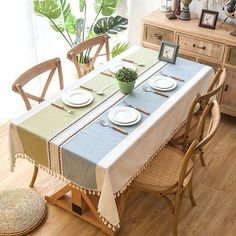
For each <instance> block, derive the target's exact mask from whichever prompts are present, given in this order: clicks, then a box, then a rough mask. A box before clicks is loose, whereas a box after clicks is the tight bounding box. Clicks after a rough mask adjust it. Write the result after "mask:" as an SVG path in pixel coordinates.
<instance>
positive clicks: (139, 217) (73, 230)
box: [0, 116, 236, 236]
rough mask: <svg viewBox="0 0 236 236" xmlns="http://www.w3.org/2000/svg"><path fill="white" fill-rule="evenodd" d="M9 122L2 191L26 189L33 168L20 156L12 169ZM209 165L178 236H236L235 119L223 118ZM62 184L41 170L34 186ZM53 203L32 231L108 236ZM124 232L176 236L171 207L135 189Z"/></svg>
mask: <svg viewBox="0 0 236 236" xmlns="http://www.w3.org/2000/svg"><path fill="white" fill-rule="evenodd" d="M7 133H8V126H7V125H4V126H2V127H0V190H4V189H7V188H10V187H27V186H28V183H29V180H30V177H31V174H32V170H33V166H32V164H30V163H28V161H26V160H17V163H16V168H15V172H14V173H11V172H9V160H8V159H9V155H8V144H7V143H8V140H7ZM205 156H206V163H207V167H205V168H202V167H200V166H198V168H197V170H196V172H195V179H194V185H193V186H194V193H195V199H196V201H197V206H196V207H195V208H192V207H191V204H190V201H189V199H188V198H187V196H185V197H184V200H185V201H184V202H183V207H182V209H181V216H180V224H179V235H181V236H191V235H194V236H197V235H199V236H205V235H206V236H222V235H223V236H235V235H236V118H232V117H228V116H223V117H222V122H221V124H220V127H219V130H218V132H217V134H216V136H215V137H214V139H213V141H212V143H211V144H210V145H209V147H208V149H207V152H206V154H205ZM60 184H61V183H58V181H57V180H55V179H53V177H50V176H48V175H47V174H46V173H45V172H42V171H40V172H39V177H38V179H37V181H36V185H35V190H36V191H37V192H39V193H40V194H41V195H42V196H44V195H45V194H48V193H51V192H53V191H54V190H55V188H56V187H57V185H58V186H59V185H60ZM47 205H48V216H47V219H46V221H45V222H44V224H43V225H42V226H41V227H39V228H38V229H37V230H35V231H34V232H33V233H31V234H30V235H38V236H55V235H57V236H60V235H61V236H74V235H78V236H95V235H96V236H104V234H103V233H102V232H101V231H100V230H99V229H97V228H96V227H94V226H92V225H90V224H88V223H86V222H83V221H82V220H80V219H78V218H77V217H75V216H74V215H72V214H70V213H67V212H65V211H64V210H62V209H59V208H58V207H56V206H52V205H50V204H47ZM121 227H122V228H121V230H120V232H119V234H118V235H119V236H127V235H128V236H136V235H139V236H143V235H145V236H149V235H150V236H168V235H171V216H170V213H169V209H168V208H167V207H166V205H165V204H164V203H163V202H162V201H161V200H159V199H156V198H154V197H152V196H149V195H147V194H144V193H140V192H134V193H133V194H132V195H130V196H129V198H128V201H127V203H126V208H125V212H124V216H123V219H122V221H121Z"/></svg>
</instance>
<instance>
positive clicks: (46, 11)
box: [34, 0, 61, 19]
mask: <svg viewBox="0 0 236 236" xmlns="http://www.w3.org/2000/svg"><path fill="white" fill-rule="evenodd" d="M34 12H35V13H36V14H37V15H39V16H44V17H47V18H50V19H57V18H58V17H60V15H61V8H60V6H59V5H58V4H57V3H56V2H55V1H52V0H48V1H39V0H34Z"/></svg>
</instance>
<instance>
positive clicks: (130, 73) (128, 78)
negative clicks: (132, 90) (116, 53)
mask: <svg viewBox="0 0 236 236" xmlns="http://www.w3.org/2000/svg"><path fill="white" fill-rule="evenodd" d="M115 77H116V79H117V80H118V81H122V82H132V81H135V80H136V79H137V78H138V74H137V72H136V71H134V70H132V69H130V68H126V67H123V68H122V69H120V70H118V72H117V73H116V74H115Z"/></svg>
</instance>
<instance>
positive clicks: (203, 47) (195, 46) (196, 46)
mask: <svg viewBox="0 0 236 236" xmlns="http://www.w3.org/2000/svg"><path fill="white" fill-rule="evenodd" d="M193 47H194V48H199V49H203V50H206V46H202V47H201V46H198V45H196V44H195V43H194V44H193Z"/></svg>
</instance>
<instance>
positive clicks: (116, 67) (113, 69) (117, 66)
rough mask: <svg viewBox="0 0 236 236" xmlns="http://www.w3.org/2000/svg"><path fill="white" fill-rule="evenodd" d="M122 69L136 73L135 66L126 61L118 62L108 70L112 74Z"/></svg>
mask: <svg viewBox="0 0 236 236" xmlns="http://www.w3.org/2000/svg"><path fill="white" fill-rule="evenodd" d="M123 67H126V68H130V69H132V70H134V71H136V66H135V65H134V64H132V63H130V62H126V61H120V62H118V63H116V64H115V65H112V66H111V67H110V68H109V70H110V71H111V72H112V73H116V72H117V71H118V70H120V69H122V68H123Z"/></svg>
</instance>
